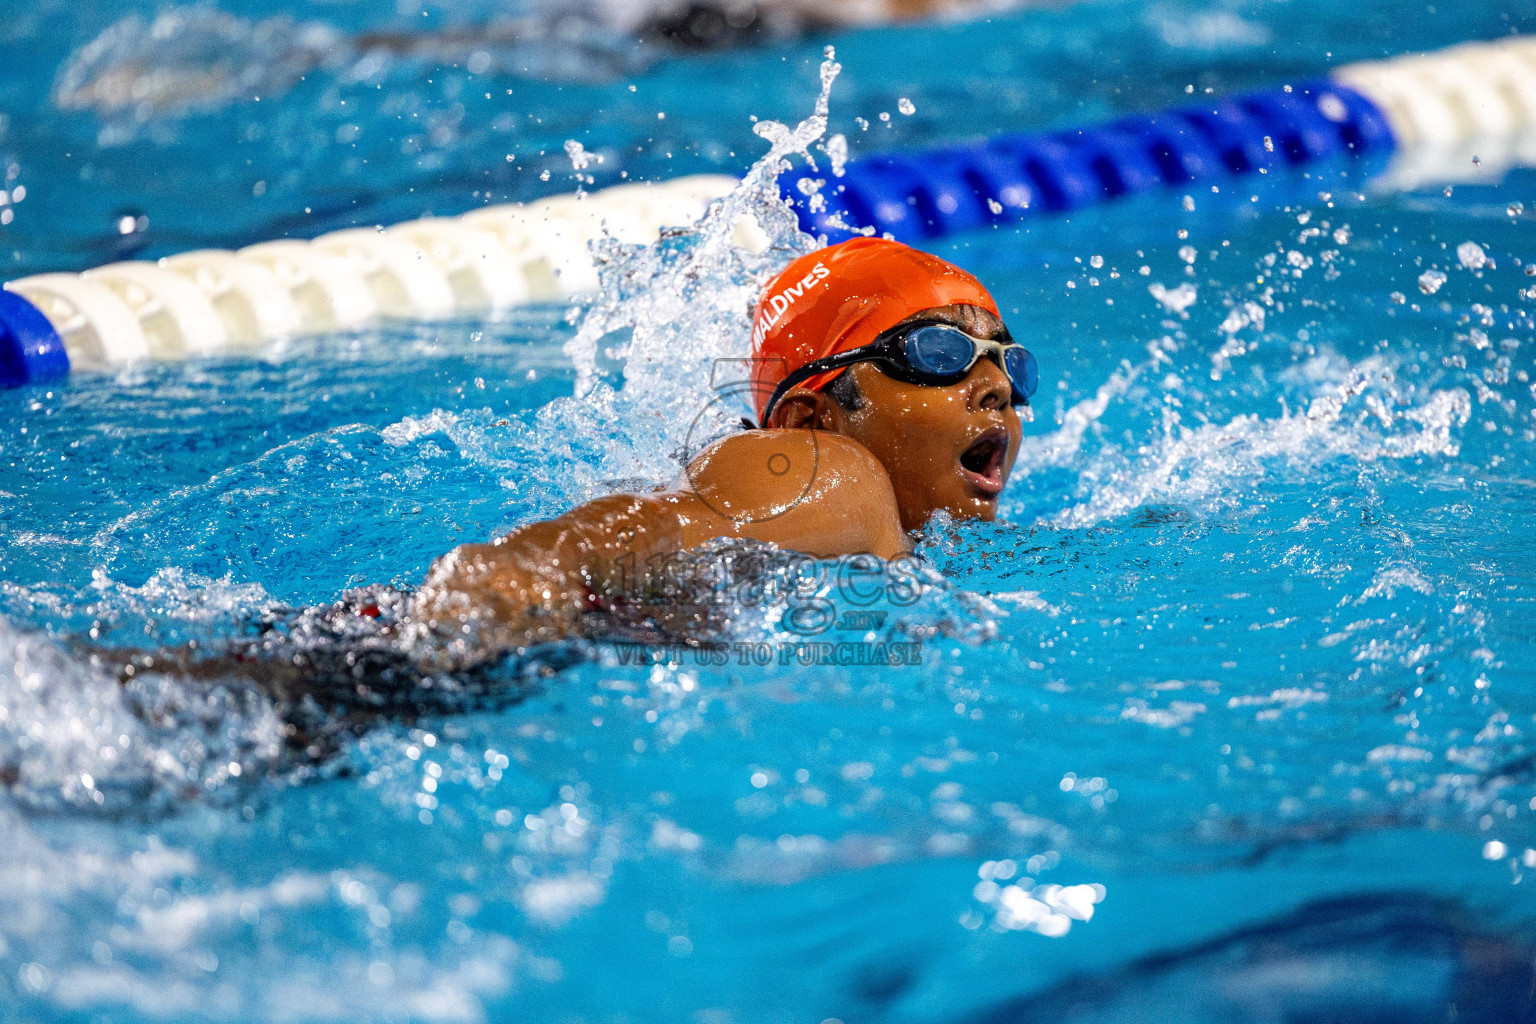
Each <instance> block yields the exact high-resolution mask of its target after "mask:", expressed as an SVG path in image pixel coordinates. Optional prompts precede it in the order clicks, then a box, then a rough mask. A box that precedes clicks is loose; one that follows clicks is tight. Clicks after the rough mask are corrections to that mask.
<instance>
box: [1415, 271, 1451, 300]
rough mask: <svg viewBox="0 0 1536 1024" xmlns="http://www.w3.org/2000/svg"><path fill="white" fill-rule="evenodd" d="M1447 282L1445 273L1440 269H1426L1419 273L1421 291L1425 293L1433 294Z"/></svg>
mask: <svg viewBox="0 0 1536 1024" xmlns="http://www.w3.org/2000/svg"><path fill="white" fill-rule="evenodd" d="M1443 284H1445V274H1444V272H1442V271H1439V270H1426V271H1424V273H1422V274H1420V275H1419V291H1421V292H1423V293H1424V294H1425V295H1433V294H1435V292H1437V291H1439V290H1440V286H1441V285H1443Z"/></svg>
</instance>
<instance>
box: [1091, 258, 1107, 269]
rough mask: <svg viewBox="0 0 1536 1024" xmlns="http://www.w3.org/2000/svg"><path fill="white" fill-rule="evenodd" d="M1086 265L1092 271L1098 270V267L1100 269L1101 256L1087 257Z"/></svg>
mask: <svg viewBox="0 0 1536 1024" xmlns="http://www.w3.org/2000/svg"><path fill="white" fill-rule="evenodd" d="M1088 265H1089V266H1090V267H1092V268H1093V269H1094V270H1098V269H1099V268H1100V267H1102V266H1103V265H1104V257H1103V256H1089V257H1088Z"/></svg>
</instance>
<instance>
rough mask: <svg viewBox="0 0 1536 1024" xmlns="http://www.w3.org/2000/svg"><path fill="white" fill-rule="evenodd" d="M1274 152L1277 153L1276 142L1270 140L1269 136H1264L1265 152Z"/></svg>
mask: <svg viewBox="0 0 1536 1024" xmlns="http://www.w3.org/2000/svg"><path fill="white" fill-rule="evenodd" d="M1274 151H1275V140H1274V139H1272V138H1270V137H1269V136H1268V135H1266V136H1264V152H1266V153H1273V152H1274Z"/></svg>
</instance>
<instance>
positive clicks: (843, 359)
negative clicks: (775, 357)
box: [763, 320, 1040, 424]
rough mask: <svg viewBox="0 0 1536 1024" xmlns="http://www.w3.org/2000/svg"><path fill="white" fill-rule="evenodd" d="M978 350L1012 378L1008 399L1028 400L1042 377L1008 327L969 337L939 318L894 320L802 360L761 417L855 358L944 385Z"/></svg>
mask: <svg viewBox="0 0 1536 1024" xmlns="http://www.w3.org/2000/svg"><path fill="white" fill-rule="evenodd" d="M982 356H989V357H991V359H992V360H993V361H994V362H995V363H997V365H998V366H999V367H1000V368H1001V369H1002V370H1003V372H1004V373H1006V374H1007V375H1008V380H1009V381H1010V382H1011V383H1012V384H1013V394H1012V395H1011V396H1010V404H1011V405H1028V404H1029V396H1030V395H1032V394H1034V393H1035V388H1036V387H1037V386H1038V385H1039V383H1040V368H1039V367H1038V366H1037V365H1035V357H1034V356H1033V355H1031V354H1030V352H1029V350H1028V349H1026V348H1025V347H1024V346H1023V345H1020V344H1019V343H1018V342H1016V341H1014V340H1013V339H1012V338H1010V337H1009V336H1008V335H1007V333H1006V332H1004V335H1003V337H1002V338H1001V339H999V340H993V339H990V338H977V337H973V336H971V335H969V334H967V333H965V332H964V331H962V330H961V329H960V328H958V327H956V326H955V325H954V324H949V323H945V322H943V321H941V320H916V321H913V322H912V323H905V324H897V325H896V326H895V327H892V328H891V329H890V330H888V331H885V332H883V333H881V334H880V335H879V336H878V337H876V338H875V340H874V341H872V342H870V343H869V344H868V345H861V346H860V347H858V348H856V349H850V350H849V351H847V352H839V353H837V354H836V355H831V356H827V357H826V358H825V359H817V360H814V361H812V362H809V363H806V364H805V365H804V366H802V367H800V369H798V370H796V371H795V372H794V373H791V374H790V375H789V376H787V377H785V378H784V379H783V381H781V382H780V383H779V386H778V387H776V388H774V389H773V395H772V397H770V398H769V399H768V404H767V405H766V406H765V407H764V408H763V423H765V424H766V423H767V422H768V417H769V416H770V415H772V413H773V407H774V406H775V405H777V404H778V402H779V399H781V398H783V397H784V395H785V394H786V393H788V391H789V389H790V388H792V387H794V386H795V385H796V384H799V383H801V382H802V381H805V380H808V379H810V378H811V377H814V376H816V375H817V374H818V373H825V372H827V371H828V370H839V369H842V368H843V367H845V366H852V365H853V364H854V363H874V364H875V365H876V366H878V367H879V368H880V370H881V371H882V372H883V373H884V374H885V375H886V376H888V377H891V378H894V379H895V380H899V381H902V382H903V383H906V384H922V385H926V386H928V387H947V386H948V385H951V384H958V383H960V381H962V380H964V379H965V378H966V375H967V374H969V373H970V372H971V367H973V366H975V365H976V361H977V360H978V359H980V358H981V357H982Z"/></svg>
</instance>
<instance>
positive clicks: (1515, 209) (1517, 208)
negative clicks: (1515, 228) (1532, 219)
mask: <svg viewBox="0 0 1536 1024" xmlns="http://www.w3.org/2000/svg"><path fill="white" fill-rule="evenodd" d="M1504 212H1505V213H1507V214H1508V215H1509V216H1511V217H1518V216H1520V215H1521V214H1522V213H1524V212H1525V204H1524V203H1510V204H1509V205H1508V206H1506V207H1504Z"/></svg>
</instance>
